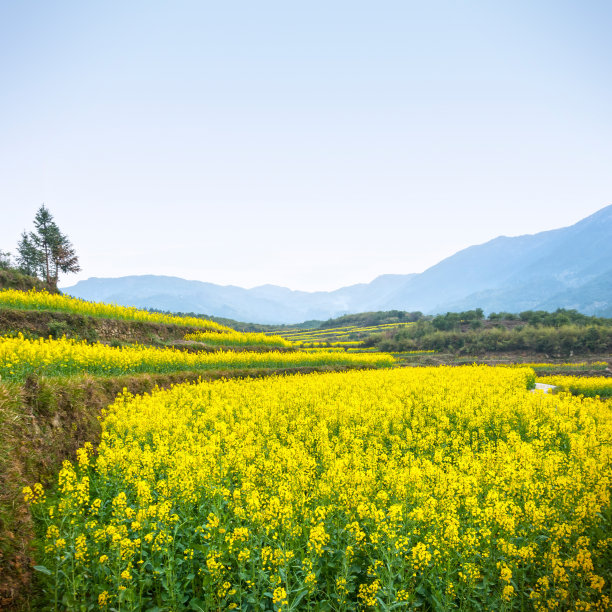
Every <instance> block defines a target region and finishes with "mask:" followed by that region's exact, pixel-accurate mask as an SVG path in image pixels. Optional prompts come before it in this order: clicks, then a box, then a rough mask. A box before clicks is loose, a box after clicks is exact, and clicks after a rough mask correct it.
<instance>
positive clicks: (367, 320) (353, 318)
mask: <svg viewBox="0 0 612 612" xmlns="http://www.w3.org/2000/svg"><path fill="white" fill-rule="evenodd" d="M422 318H423V313H422V312H418V311H417V312H405V311H403V310H386V311H377V312H361V313H358V314H348V315H343V316H342V317H337V318H335V319H328V320H327V321H325V322H324V323H321V324H320V325H319V329H327V328H329V327H343V326H348V325H358V326H362V327H367V326H373V325H384V324H386V323H411V322H414V321H419V320H420V319H422Z"/></svg>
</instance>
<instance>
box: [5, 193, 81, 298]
mask: <svg viewBox="0 0 612 612" xmlns="http://www.w3.org/2000/svg"><path fill="white" fill-rule="evenodd" d="M17 253H18V255H17V262H18V263H19V266H20V267H21V269H22V270H23V271H24V272H26V273H28V274H31V275H33V276H39V277H40V278H42V280H44V281H46V283H47V284H48V285H49V286H50V287H54V288H56V287H57V279H58V276H59V273H60V272H64V273H69V272H78V271H79V270H80V269H81V267H80V266H79V259H78V257H77V255H76V253H75V250H74V247H73V246H72V243H71V242H70V240H69V239H68V237H67V236H65V235H64V234H62V232H61V231H60V229H59V227H58V226H57V224H56V223H55V221H54V220H53V216H52V215H51V213H50V212H49V209H48V208H47V207H46V206H45V205H44V204H43V205H42V206H41V207H40V208H39V209H38V211H37V212H36V216H35V217H34V231H33V232H29V233H26V232H23V234H22V235H21V240H20V241H19V244H18V245H17Z"/></svg>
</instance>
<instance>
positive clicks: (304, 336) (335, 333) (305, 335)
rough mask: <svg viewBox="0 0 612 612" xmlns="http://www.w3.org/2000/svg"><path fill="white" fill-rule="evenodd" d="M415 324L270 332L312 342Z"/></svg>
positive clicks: (289, 338) (291, 338) (349, 326)
mask: <svg viewBox="0 0 612 612" xmlns="http://www.w3.org/2000/svg"><path fill="white" fill-rule="evenodd" d="M410 325H414V323H384V324H382V325H370V326H365V327H360V326H357V325H346V326H343V327H328V328H326V329H313V330H302V329H299V330H295V331H291V330H286V331H279V332H270V335H278V334H282V336H283V337H284V338H286V339H288V340H293V341H310V342H325V341H328V340H330V339H332V338H340V337H344V336H350V335H351V334H359V333H373V332H381V331H385V330H389V329H401V328H403V327H408V326H410Z"/></svg>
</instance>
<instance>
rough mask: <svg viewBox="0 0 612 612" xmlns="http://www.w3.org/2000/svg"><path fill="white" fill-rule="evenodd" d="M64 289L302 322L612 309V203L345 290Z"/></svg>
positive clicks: (156, 280)
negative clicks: (569, 221)
mask: <svg viewBox="0 0 612 612" xmlns="http://www.w3.org/2000/svg"><path fill="white" fill-rule="evenodd" d="M63 291H64V293H67V294H70V295H74V296H75V297H80V298H83V299H86V300H95V301H103V302H114V303H117V304H124V305H131V306H138V307H140V308H157V309H161V310H170V311H174V312H198V313H203V314H209V315H213V316H219V317H227V318H231V319H237V320H240V321H251V322H256V323H272V324H275V323H299V322H301V321H306V320H310V319H328V318H330V317H337V316H340V315H343V314H347V313H354V312H366V311H372V310H392V309H398V310H408V311H415V310H420V311H422V312H425V313H432V314H433V313H438V312H446V311H457V310H470V309H472V308H483V310H485V311H486V312H493V311H506V312H520V311H522V310H555V309H557V308H575V309H576V310H579V311H581V312H584V313H585V314H598V315H601V316H610V315H611V313H612V205H610V206H607V207H606V208H603V209H602V210H600V211H598V212H597V213H595V214H593V215H591V216H589V217H587V218H586V219H583V220H582V221H579V222H578V223H576V224H575V225H572V226H570V227H566V228H561V229H555V230H550V231H546V232H540V233H538V234H533V235H524V236H517V237H512V238H509V237H506V236H500V237H498V238H495V239H493V240H490V241H489V242H486V243H484V244H481V245H476V246H471V247H468V248H467V249H463V250H462V251H459V252H458V253H455V254H454V255H452V256H451V257H448V258H446V259H444V260H442V261H441V262H440V263H438V264H436V265H435V266H432V267H431V268H429V269H427V270H425V272H423V273H421V274H386V275H383V276H379V277H378V278H376V279H374V280H373V281H372V282H371V283H361V284H358V285H351V286H348V287H342V288H340V289H337V290H335V291H317V292H306V291H292V290H290V289H287V288H286V287H278V286H275V285H262V286H260V287H255V288H253V289H243V288H241V287H235V286H232V285H227V286H222V285H216V284H213V283H205V282H200V281H188V280H184V279H181V278H176V277H170V276H151V275H149V276H125V277H120V278H90V279H88V280H86V281H80V282H78V283H77V284H76V285H74V286H72V287H67V288H64V289H63Z"/></svg>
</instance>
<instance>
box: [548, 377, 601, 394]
mask: <svg viewBox="0 0 612 612" xmlns="http://www.w3.org/2000/svg"><path fill="white" fill-rule="evenodd" d="M538 382H542V383H546V384H548V385H555V386H556V387H559V388H560V389H561V390H563V391H567V392H569V393H573V394H574V395H584V396H586V397H596V396H599V397H602V398H607V397H612V378H610V377H604V376H588V377H587V376H542V377H538Z"/></svg>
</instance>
